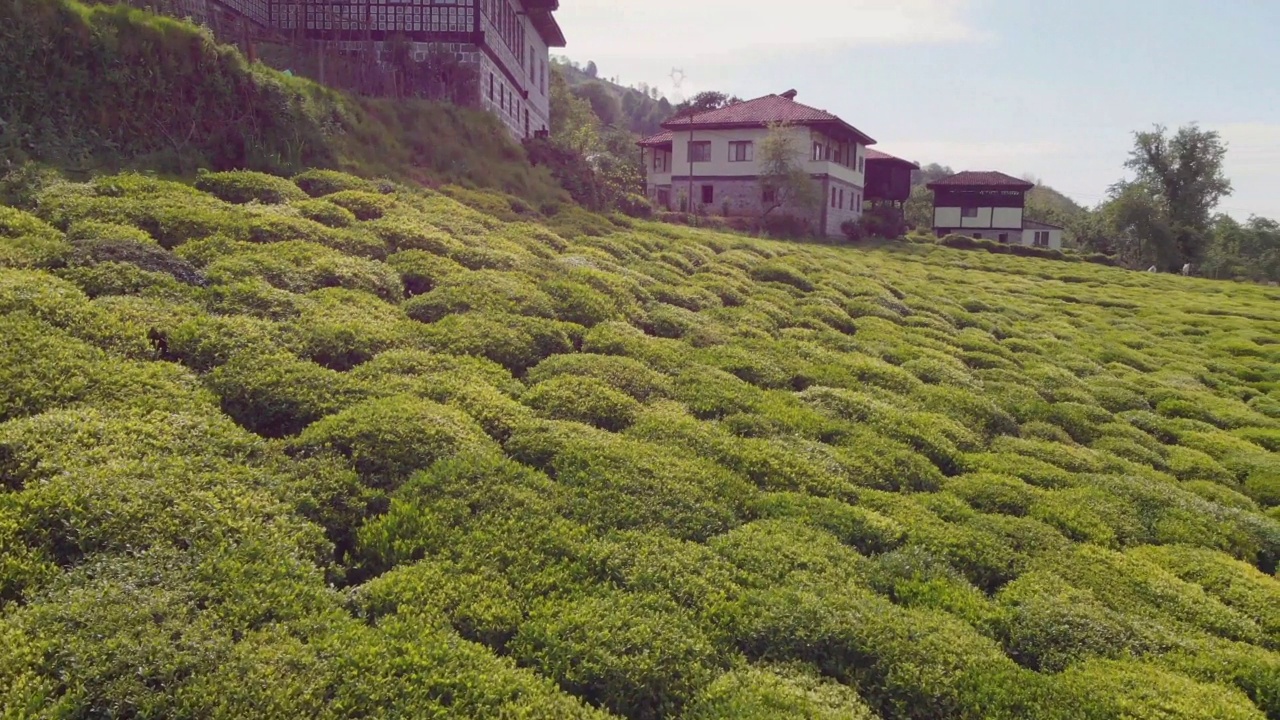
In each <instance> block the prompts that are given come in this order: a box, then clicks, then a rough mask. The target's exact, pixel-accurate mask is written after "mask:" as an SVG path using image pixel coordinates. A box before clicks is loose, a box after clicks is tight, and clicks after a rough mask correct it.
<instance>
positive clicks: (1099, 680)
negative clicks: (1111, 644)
mask: <svg viewBox="0 0 1280 720" xmlns="http://www.w3.org/2000/svg"><path fill="white" fill-rule="evenodd" d="M1060 684H1061V685H1062V686H1064V688H1066V690H1067V692H1069V693H1070V695H1071V697H1073V698H1079V700H1078V701H1077V702H1079V704H1078V705H1076V710H1077V712H1079V713H1081V716H1083V717H1114V716H1124V717H1132V718H1141V719H1142V720H1146V719H1148V718H1150V719H1152V720H1154V719H1155V718H1171V719H1173V718H1176V719H1179V720H1180V719H1182V718H1186V719H1187V720H1190V719H1191V718H1200V717H1215V718H1224V719H1231V720H1236V719H1239V720H1245V719H1246V718H1247V719H1248V720H1260V719H1261V718H1262V717H1264V716H1263V715H1262V713H1261V712H1259V711H1258V709H1257V708H1256V707H1255V706H1254V705H1253V703H1251V702H1249V698H1248V697H1246V696H1245V694H1244V693H1243V692H1240V691H1239V690H1236V689H1235V688H1227V687H1224V686H1222V685H1218V684H1209V683H1200V682H1196V681H1194V680H1192V679H1190V678H1188V677H1187V676H1185V675H1182V674H1179V673H1175V672H1169V671H1166V670H1161V669H1159V668H1156V667H1154V666H1152V665H1150V664H1146V663H1140V662H1134V661H1125V660H1092V661H1087V662H1084V663H1081V664H1080V665H1077V666H1073V667H1071V668H1068V669H1067V671H1066V672H1064V673H1063V675H1062V676H1061V679H1060Z"/></svg>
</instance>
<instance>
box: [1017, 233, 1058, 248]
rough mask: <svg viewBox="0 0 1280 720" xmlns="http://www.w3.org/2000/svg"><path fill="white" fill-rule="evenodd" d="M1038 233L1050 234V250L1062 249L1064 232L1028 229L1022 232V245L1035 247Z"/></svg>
mask: <svg viewBox="0 0 1280 720" xmlns="http://www.w3.org/2000/svg"><path fill="white" fill-rule="evenodd" d="M1037 232H1048V233H1049V245H1048V247H1049V248H1051V249H1053V250H1061V249H1062V231H1061V230H1032V229H1030V228H1028V229H1026V230H1023V231H1022V244H1023V245H1027V246H1034V245H1035V244H1036V233H1037Z"/></svg>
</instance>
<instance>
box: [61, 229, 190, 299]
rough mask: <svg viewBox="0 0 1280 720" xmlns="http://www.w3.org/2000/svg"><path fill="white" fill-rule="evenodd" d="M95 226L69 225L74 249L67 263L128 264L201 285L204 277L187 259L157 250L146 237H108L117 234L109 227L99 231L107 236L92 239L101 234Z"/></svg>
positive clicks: (69, 234) (84, 264) (152, 241)
mask: <svg viewBox="0 0 1280 720" xmlns="http://www.w3.org/2000/svg"><path fill="white" fill-rule="evenodd" d="M95 225H98V224H97V223H93V224H90V223H81V224H77V225H74V226H72V229H71V232H70V233H68V236H70V237H72V238H73V249H72V250H71V252H70V253H69V256H68V258H67V262H68V263H69V264H71V265H73V266H86V267H89V266H93V265H97V264H99V263H128V264H130V265H134V266H136V267H137V268H138V269H139V270H144V271H148V272H159V273H165V274H167V275H171V276H173V278H174V279H175V280H178V281H179V282H183V283H187V284H189V285H200V284H203V282H204V277H203V276H202V275H201V274H200V272H199V271H197V270H196V269H195V267H193V266H192V265H191V263H189V262H187V261H186V260H184V259H182V258H180V257H178V256H176V255H174V254H173V253H171V252H169V251H168V250H165V249H164V248H162V247H160V246H159V245H158V244H156V242H155V241H154V240H151V238H148V237H146V236H145V235H143V236H142V238H145V239H142V238H139V239H133V238H127V237H114V238H113V237H110V236H109V235H112V234H116V233H114V232H112V231H111V229H110V228H101V230H103V231H105V232H104V233H103V234H106V235H108V237H95V235H97V233H98V232H99V231H100V228H99V227H94V226H95Z"/></svg>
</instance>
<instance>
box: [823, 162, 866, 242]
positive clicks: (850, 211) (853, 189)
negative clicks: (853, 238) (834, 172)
mask: <svg viewBox="0 0 1280 720" xmlns="http://www.w3.org/2000/svg"><path fill="white" fill-rule="evenodd" d="M823 188H824V191H823V202H824V204H825V205H826V208H827V226H826V228H824V234H826V235H827V236H829V237H837V236H839V235H842V234H843V231H842V230H841V229H840V226H841V225H842V224H844V222H845V221H846V220H855V221H856V220H857V219H858V218H860V217H862V203H861V202H860V200H861V199H862V188H861V187H858V186H857V185H854V184H852V183H848V182H845V181H843V180H838V179H836V178H833V177H832V178H827V179H826V182H824V183H823ZM832 189H835V191H836V200H835V204H834V205H833V204H832V199H831V190H832ZM842 190H843V191H844V192H843V195H842V194H841V191H842Z"/></svg>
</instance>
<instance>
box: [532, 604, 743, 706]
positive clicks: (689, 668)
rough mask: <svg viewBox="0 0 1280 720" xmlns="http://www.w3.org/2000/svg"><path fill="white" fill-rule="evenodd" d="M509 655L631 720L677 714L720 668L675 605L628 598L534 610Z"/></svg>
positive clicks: (710, 648)
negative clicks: (633, 719) (631, 719)
mask: <svg viewBox="0 0 1280 720" xmlns="http://www.w3.org/2000/svg"><path fill="white" fill-rule="evenodd" d="M642 648H643V649H642ZM511 649H512V653H513V655H514V656H515V657H516V658H518V659H519V660H520V662H521V663H522V664H525V665H528V666H531V667H534V668H537V669H538V670H539V671H540V672H541V673H543V674H545V675H547V676H549V677H552V678H555V680H556V681H557V682H558V683H559V684H560V687H562V688H565V689H566V690H568V691H569V692H571V693H573V694H575V695H577V696H579V697H582V698H584V699H585V700H587V701H588V702H590V703H592V704H595V705H598V706H601V707H604V708H607V709H609V710H611V711H613V712H616V713H619V714H625V715H626V716H627V717H633V718H660V717H669V716H671V715H674V714H679V713H680V712H681V711H682V709H683V708H684V707H685V706H686V705H687V704H689V703H690V702H691V701H693V700H694V698H696V697H697V695H698V693H699V691H701V690H702V688H703V687H705V686H706V685H708V684H709V683H710V682H711V681H712V680H713V679H714V678H715V676H716V675H717V674H718V673H717V670H720V669H722V668H723V667H724V666H725V664H726V662H725V659H724V657H723V656H722V654H721V653H720V652H719V651H717V649H716V648H715V646H714V645H713V644H712V643H711V642H710V641H709V640H708V639H707V638H706V637H705V636H704V635H703V634H702V633H701V632H700V630H699V629H698V626H697V625H696V624H695V623H694V622H693V621H692V619H691V618H689V617H688V615H687V614H686V613H685V612H684V611H683V610H682V609H681V608H680V607H679V606H678V605H676V604H674V603H672V602H670V601H664V600H662V599H660V598H658V597H654V596H646V595H638V594H634V593H617V592H613V593H607V592H602V593H600V594H598V595H595V596H588V597H583V598H574V599H572V600H568V601H566V602H563V603H556V604H554V605H546V606H544V607H541V608H538V609H535V611H534V613H533V615H532V616H531V617H530V618H529V620H528V621H527V622H526V623H525V624H524V625H523V626H521V628H520V631H519V633H518V634H517V635H516V637H515V639H514V640H513V641H512V643H511Z"/></svg>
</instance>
